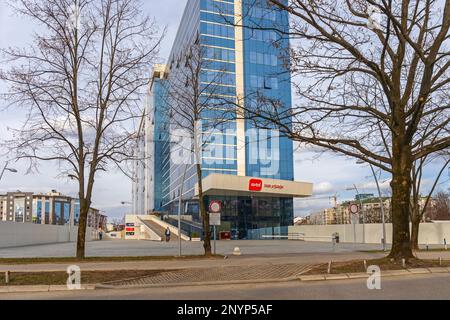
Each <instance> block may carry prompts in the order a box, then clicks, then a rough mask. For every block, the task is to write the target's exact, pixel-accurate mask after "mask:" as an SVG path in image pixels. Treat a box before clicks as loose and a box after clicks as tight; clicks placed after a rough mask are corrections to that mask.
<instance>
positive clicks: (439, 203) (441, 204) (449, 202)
mask: <svg viewBox="0 0 450 320" xmlns="http://www.w3.org/2000/svg"><path fill="white" fill-rule="evenodd" d="M429 218H430V219H431V220H450V194H448V193H447V192H444V191H439V192H438V193H436V196H435V197H434V206H433V209H432V210H431V214H430V217H429Z"/></svg>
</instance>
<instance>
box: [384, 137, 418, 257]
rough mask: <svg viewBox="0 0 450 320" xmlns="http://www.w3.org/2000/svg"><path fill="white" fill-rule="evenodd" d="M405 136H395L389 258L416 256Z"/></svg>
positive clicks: (409, 161) (410, 164)
mask: <svg viewBox="0 0 450 320" xmlns="http://www.w3.org/2000/svg"><path fill="white" fill-rule="evenodd" d="M402 140H403V137H402V136H401V135H400V136H394V137H393V153H392V155H393V156H392V182H391V187H392V224H393V229H392V233H393V237H392V249H391V253H390V254H389V258H393V259H396V260H399V259H403V258H405V259H409V258H414V255H413V253H412V250H411V237H410V231H409V218H410V210H411V205H410V203H411V199H410V196H411V188H412V181H411V169H412V163H413V162H412V157H411V150H409V149H408V146H405V145H404V144H403V141H402Z"/></svg>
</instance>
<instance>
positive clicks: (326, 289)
mask: <svg viewBox="0 0 450 320" xmlns="http://www.w3.org/2000/svg"><path fill="white" fill-rule="evenodd" d="M381 286H382V289H381V290H368V289H367V286H366V280H364V279H354V280H338V281H320V282H303V283H301V282H286V283H266V284H251V285H250V284H246V285H222V286H217V285H215V286H194V287H176V288H147V289H121V290H95V291H79V292H47V293H27V294H24V293H20V294H0V299H27V300H28V299H44V300H45V299H49V300H65V299H68V300H71V299H72V300H73V299H77V300H78V299H83V300H86V299H87V300H95V299H103V300H110V299H114V300H115V299H121V300H124V299H125V300H127V299H128V300H130V299H133V300H192V299H194V300H197V299H198V300H254V299H257V300H274V299H278V300H312V299H332V300H339V299H341V300H359V299H369V300H372V299H375V300H392V299H402V300H403V299H404V300H409V299H420V300H423V299H439V300H441V299H445V300H450V275H448V274H432V275H414V276H406V277H390V278H384V279H382V284H381Z"/></svg>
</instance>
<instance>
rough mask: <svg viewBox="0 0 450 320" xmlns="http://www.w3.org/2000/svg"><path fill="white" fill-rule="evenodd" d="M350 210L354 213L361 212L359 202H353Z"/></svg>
mask: <svg viewBox="0 0 450 320" xmlns="http://www.w3.org/2000/svg"><path fill="white" fill-rule="evenodd" d="M349 210H350V212H351V213H353V214H357V213H359V207H358V205H357V204H354V203H352V204H351V205H350V207H349Z"/></svg>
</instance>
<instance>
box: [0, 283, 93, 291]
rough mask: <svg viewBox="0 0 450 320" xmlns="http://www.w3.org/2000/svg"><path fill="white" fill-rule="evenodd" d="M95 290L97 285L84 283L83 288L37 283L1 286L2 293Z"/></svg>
mask: <svg viewBox="0 0 450 320" xmlns="http://www.w3.org/2000/svg"><path fill="white" fill-rule="evenodd" d="M83 290H95V285H93V284H84V285H81V289H76V290H71V289H68V288H67V286H64V285H36V286H4V287H0V293H25V292H30V293H31V292H56V291H83Z"/></svg>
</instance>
